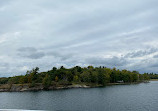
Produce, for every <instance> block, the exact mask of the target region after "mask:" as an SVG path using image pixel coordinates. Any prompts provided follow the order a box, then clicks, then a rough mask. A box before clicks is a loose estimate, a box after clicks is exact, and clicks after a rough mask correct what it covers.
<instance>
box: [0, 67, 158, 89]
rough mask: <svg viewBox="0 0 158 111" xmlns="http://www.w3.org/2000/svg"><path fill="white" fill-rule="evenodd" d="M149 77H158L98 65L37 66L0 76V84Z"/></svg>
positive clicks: (130, 80) (125, 80)
mask: <svg viewBox="0 0 158 111" xmlns="http://www.w3.org/2000/svg"><path fill="white" fill-rule="evenodd" d="M150 78H158V76H157V75H154V74H148V73H144V74H140V73H139V72H138V71H128V70H119V69H116V68H113V69H111V68H107V67H104V66H100V67H93V66H88V67H84V68H82V67H80V66H75V67H73V68H69V69H68V68H65V67H64V66H61V67H60V68H56V67H53V68H52V69H51V70H49V71H47V72H39V68H38V67H36V68H33V69H32V70H30V71H27V72H26V74H25V75H20V76H14V77H3V78H0V84H30V86H34V84H36V83H42V84H43V85H44V86H45V87H49V86H50V85H52V84H53V83H60V84H63V85H67V84H72V83H78V84H81V83H92V84H100V85H103V86H105V85H106V84H108V83H117V82H122V83H133V82H143V81H148V80H149V79H150Z"/></svg>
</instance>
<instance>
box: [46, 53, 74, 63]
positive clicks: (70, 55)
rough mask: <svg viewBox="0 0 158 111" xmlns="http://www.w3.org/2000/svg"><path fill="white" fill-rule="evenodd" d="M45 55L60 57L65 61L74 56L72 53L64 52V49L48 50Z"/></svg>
mask: <svg viewBox="0 0 158 111" xmlns="http://www.w3.org/2000/svg"><path fill="white" fill-rule="evenodd" d="M47 56H53V57H55V58H60V60H62V61H65V60H68V59H71V58H72V57H73V56H74V54H72V53H65V52H64V51H61V52H57V51H54V52H48V53H47Z"/></svg>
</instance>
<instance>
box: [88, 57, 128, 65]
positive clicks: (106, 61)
mask: <svg viewBox="0 0 158 111" xmlns="http://www.w3.org/2000/svg"><path fill="white" fill-rule="evenodd" d="M86 62H87V63H89V64H94V65H97V64H100V65H106V66H110V67H112V66H113V67H116V66H124V65H127V63H128V61H127V60H125V59H124V58H122V57H121V58H119V57H116V56H114V57H112V58H103V57H92V58H87V59H86Z"/></svg>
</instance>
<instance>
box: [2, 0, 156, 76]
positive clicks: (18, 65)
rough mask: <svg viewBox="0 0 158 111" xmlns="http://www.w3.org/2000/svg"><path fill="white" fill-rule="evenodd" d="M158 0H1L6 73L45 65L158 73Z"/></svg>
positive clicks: (13, 73) (41, 69)
mask: <svg viewBox="0 0 158 111" xmlns="http://www.w3.org/2000/svg"><path fill="white" fill-rule="evenodd" d="M157 6H158V0H0V77H8V76H14V75H21V74H25V72H26V71H27V70H31V69H32V68H34V67H39V68H40V71H47V70H49V69H52V67H54V66H55V67H60V66H64V67H67V68H70V67H74V66H82V67H86V66H88V65H93V66H96V67H97V66H106V67H109V68H113V67H116V68H117V69H127V70H137V71H139V72H141V73H144V72H154V73H158V62H157V61H158V31H157V30H158V7H157Z"/></svg>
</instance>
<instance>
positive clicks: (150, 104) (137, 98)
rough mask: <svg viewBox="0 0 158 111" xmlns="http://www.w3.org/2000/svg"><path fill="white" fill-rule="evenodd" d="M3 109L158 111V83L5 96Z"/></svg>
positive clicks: (0, 98) (0, 96) (1, 98)
mask: <svg viewBox="0 0 158 111" xmlns="http://www.w3.org/2000/svg"><path fill="white" fill-rule="evenodd" d="M0 109H33V110H53V111H158V81H152V82H150V83H141V84H135V85H115V86H108V87H105V88H90V89H67V90H55V91H39V92H2V93H0Z"/></svg>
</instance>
